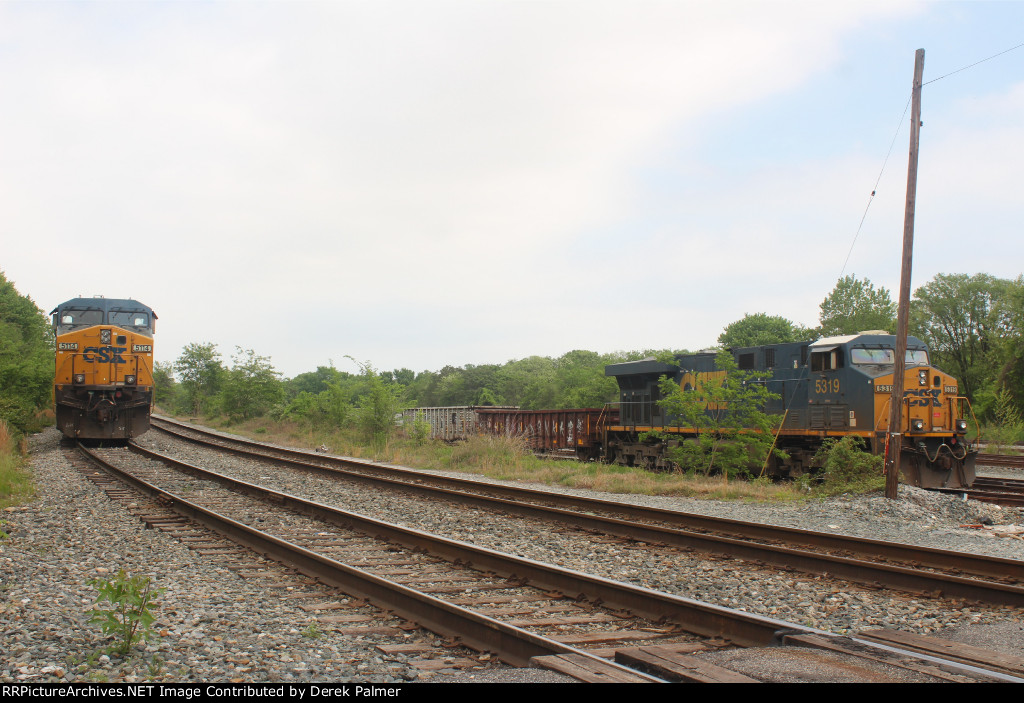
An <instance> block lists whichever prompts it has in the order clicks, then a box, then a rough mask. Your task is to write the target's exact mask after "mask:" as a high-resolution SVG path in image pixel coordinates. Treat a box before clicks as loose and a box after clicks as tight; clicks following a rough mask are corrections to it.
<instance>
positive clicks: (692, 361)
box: [605, 332, 977, 488]
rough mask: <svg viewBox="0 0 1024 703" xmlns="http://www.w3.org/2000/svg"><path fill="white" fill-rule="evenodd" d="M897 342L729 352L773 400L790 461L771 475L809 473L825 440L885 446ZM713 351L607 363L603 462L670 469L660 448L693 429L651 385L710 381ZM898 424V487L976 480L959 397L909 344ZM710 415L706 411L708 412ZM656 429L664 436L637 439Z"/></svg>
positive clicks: (915, 342) (868, 339)
mask: <svg viewBox="0 0 1024 703" xmlns="http://www.w3.org/2000/svg"><path fill="white" fill-rule="evenodd" d="M895 346H896V337H895V336H893V335H890V334H886V333H884V332H865V333H862V334H855V335H846V336H840V337H827V338H824V339H819V340H817V341H813V342H797V343H792V344H772V345H766V346H762V347H751V348H744V349H732V350H730V351H731V352H732V354H733V356H734V359H735V361H736V364H737V366H738V368H739V369H740V370H745V371H752V372H754V373H753V375H754V376H755V377H758V376H759V377H760V378H755V379H754V380H752V382H754V383H763V384H765V385H767V388H768V390H769V391H771V392H773V393H774V394H776V396H777V398H776V399H775V400H772V401H770V402H769V403H768V404H767V405H766V406H765V407H764V408H762V409H763V410H764V411H765V412H768V413H772V414H775V415H779V416H781V418H782V419H781V427H780V429H779V432H778V438H777V445H776V446H777V447H779V448H780V449H783V450H785V452H786V453H787V454H788V455H789V458H788V459H786V460H784V461H782V460H778V459H776V458H773V460H772V464H773V465H771V466H770V467H769V468H770V469H771V470H772V472H773V473H775V474H777V475H798V474H801V473H803V472H805V471H807V470H809V469H811V468H814V462H815V454H816V452H817V450H818V448H819V447H820V446H821V444H822V441H823V440H824V439H826V438H829V437H834V438H842V437H845V436H848V435H855V436H857V437H860V438H861V439H863V440H864V441H865V443H866V444H867V446H868V448H869V449H870V450H871V451H873V452H874V453H876V454H881V453H882V452H883V451H884V449H885V441H886V436H887V433H888V430H889V403H890V397H891V394H892V388H893V371H894V368H895V366H894V360H895V354H894V349H895ZM715 357H716V354H715V353H713V352H710V353H698V354H685V355H681V356H678V357H677V358H676V359H675V362H676V363H675V364H664V363H660V362H657V361H653V360H647V361H633V362H628V363H623V364H613V365H611V366H608V367H606V369H605V373H606V374H607V375H609V376H614V377H615V378H616V380H617V381H618V385H619V419H618V421H617V422H613V423H610V426H609V427H607V430H606V435H605V437H606V439H605V459H606V461H610V462H615V463H619V464H625V465H629V466H634V465H635V466H646V467H648V468H651V469H665V468H670V464H669V462H668V459H667V458H666V456H665V448H666V444H671V443H678V442H681V441H686V440H687V439H688V438H693V437H694V436H696V434H697V432H698V430H697V429H695V428H692V427H685V426H681V424H680V422H679V421H678V418H672V417H668V416H666V414H665V411H664V410H663V409H662V407H661V405H659V404H658V401H659V400H660V397H661V389H660V388H659V380H660V379H661V378H662V377H663V376H668V377H670V378H672V379H673V380H674V382H676V383H678V384H679V385H680V386H681V387H682V388H683V390H684V391H686V390H691V389H693V390H694V391H696V389H697V388H698V387H699V386H700V384H701V383H707V382H712V383H713V382H715V380H716V379H717V378H719V377H721V376H722V375H724V373H725V372H724V371H722V370H720V369H718V368H716V364H715ZM904 373H905V375H904V379H903V388H904V391H903V402H902V406H901V408H900V418H901V421H900V427H899V429H898V430H897V431H898V432H901V433H902V435H903V442H902V444H903V447H902V452H901V456H900V470H901V472H902V473H903V479H904V481H905V482H906V483H909V484H911V485H915V486H920V487H922V488H937V487H948V488H962V487H968V486H970V485H971V484H972V483H973V482H974V463H975V459H976V458H977V449H976V448H974V447H972V446H971V445H970V443H969V442H968V440H967V437H966V435H967V418H966V415H967V413H969V412H970V410H969V405H968V403H967V399H966V398H965V397H963V396H961V395H960V394H959V384H958V383H957V380H956V379H955V378H953V377H952V376H950V375H949V374H947V373H944V372H943V371H940V370H939V369H937V368H935V367H934V366H932V365H931V364H930V359H929V356H928V348H927V347H926V346H925V345H924V343H923V342H921V340H919V339H917V338H915V337H908V338H907V353H906V371H905V372H904ZM709 412H710V411H709ZM650 430H659V431H661V432H662V433H663V434H664V435H666V436H668V437H669V439H668V440H667V442H666V441H662V442H650V441H642V440H641V437H640V434H641V433H643V432H649V431H650Z"/></svg>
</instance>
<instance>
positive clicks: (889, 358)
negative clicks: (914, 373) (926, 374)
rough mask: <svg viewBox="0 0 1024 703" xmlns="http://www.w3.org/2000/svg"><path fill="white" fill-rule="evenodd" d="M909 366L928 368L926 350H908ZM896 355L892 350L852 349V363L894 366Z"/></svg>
mask: <svg viewBox="0 0 1024 703" xmlns="http://www.w3.org/2000/svg"><path fill="white" fill-rule="evenodd" d="M906 359H907V366H927V365H928V352H926V351H925V350H924V349H908V350H907V357H906ZM895 360H896V353H895V352H894V351H893V350H892V349H851V350H850V361H852V362H853V363H855V364H893V363H895Z"/></svg>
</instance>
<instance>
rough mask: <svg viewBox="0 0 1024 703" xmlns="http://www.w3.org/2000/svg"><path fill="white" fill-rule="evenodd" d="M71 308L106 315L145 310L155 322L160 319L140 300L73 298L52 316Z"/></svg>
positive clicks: (52, 311)
mask: <svg viewBox="0 0 1024 703" xmlns="http://www.w3.org/2000/svg"><path fill="white" fill-rule="evenodd" d="M67 308H71V309H73V310H102V311H103V312H104V313H108V312H111V311H113V312H134V311H138V310H143V311H145V312H147V313H149V314H150V315H152V316H153V319H154V320H158V319H160V318H159V317H157V314H156V313H155V312H153V308H151V307H149V306H148V305H144V304H142V303H140V302H139V301H138V300H132V299H131V298H72V299H71V300H65V301H64V302H63V303H61V304H60V305H58V306H57V307H55V308H54V309H53V310H51V311H50V314H51V315H52V314H53V313H55V312H58V311H61V310H65V309H67Z"/></svg>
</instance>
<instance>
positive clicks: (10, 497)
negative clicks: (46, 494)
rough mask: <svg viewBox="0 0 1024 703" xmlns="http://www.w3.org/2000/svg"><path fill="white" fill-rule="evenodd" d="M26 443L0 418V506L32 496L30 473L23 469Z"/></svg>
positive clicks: (16, 502) (4, 506)
mask: <svg viewBox="0 0 1024 703" xmlns="http://www.w3.org/2000/svg"><path fill="white" fill-rule="evenodd" d="M26 449H27V447H26V443H25V440H24V439H20V438H18V437H17V436H16V435H15V434H14V433H13V432H11V428H10V427H9V426H8V425H7V423H6V422H4V421H3V420H0V508H6V507H8V506H11V505H18V504H20V503H24V502H25V501H26V500H28V499H29V498H31V497H32V495H33V494H34V493H35V489H34V488H33V486H32V475H31V474H30V473H29V472H28V471H27V470H26V469H25V452H26Z"/></svg>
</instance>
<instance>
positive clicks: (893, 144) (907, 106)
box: [839, 43, 1024, 279]
mask: <svg viewBox="0 0 1024 703" xmlns="http://www.w3.org/2000/svg"><path fill="white" fill-rule="evenodd" d="M1022 47H1024V43H1022V44H1018V45H1017V46H1012V47H1010V48H1009V49H1005V50H1003V51H1000V52H999V53H998V54H992V56H989V57H988V58H984V59H981V60H980V61H975V62H974V63H972V64H968V65H967V66H963V67H962V68H958V69H956V70H955V71H950V72H949V73H946V74H943V75H941V76H939V77H938V78H933V79H931V80H930V81H926V82H924V83H922V84H921V87H922V88H924V86H926V85H930V84H932V83H935V82H936V81H941V80H942V79H943V78H949V77H950V76H952V75H954V74H957V73H960V72H961V71H966V70H967V69H970V68H974V67H975V66H978V65H980V64H983V63H985V62H986V61H991V60H992V59H995V58H998V57H1000V56H1002V55H1003V54H1008V53H1010V52H1011V51H1016V50H1017V49H1020V48H1022ZM910 102H911V98H907V104H906V106H905V107H904V108H903V114H902V115H901V116H900V121H899V125H897V127H896V133H895V134H894V135H893V136H892V143H890V144H889V151H888V153H886V155H885V160H884V161H883V162H882V170H881V171H879V173H878V178H877V179H876V180H875V187H874V188H872V189H871V195H870V196H869V197H868V204H867V206H865V208H864V214H863V215H861V218H860V224H859V225H857V231H856V232H855V233H854V235H853V241H852V242H851V243H850V250H849V251H848V252H846V259H844V260H843V268H842V270H840V272H839V278H840V279H842V277H843V274H844V273H846V266H847V265H848V264H849V263H850V256H852V255H853V248H854V246H856V244H857V238H858V237H859V236H860V232H861V229H863V227H864V221H865V220H866V219H867V217H868V210H870V209H871V203H872V201H873V200H874V199H875V193H877V192H878V184H879V183H881V182H882V174H883V173H885V166H886V164H888V163H889V157H890V156H892V150H893V147H894V146H895V145H896V139H897V138H898V137H899V134H900V130H902V128H903V120H904V118H905V117H906V116H907V110H908V109H909V108H910Z"/></svg>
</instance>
